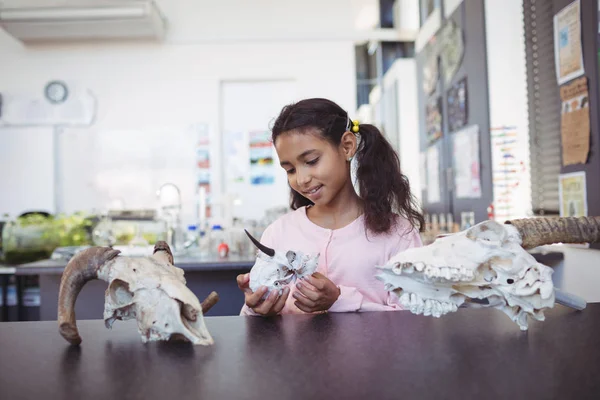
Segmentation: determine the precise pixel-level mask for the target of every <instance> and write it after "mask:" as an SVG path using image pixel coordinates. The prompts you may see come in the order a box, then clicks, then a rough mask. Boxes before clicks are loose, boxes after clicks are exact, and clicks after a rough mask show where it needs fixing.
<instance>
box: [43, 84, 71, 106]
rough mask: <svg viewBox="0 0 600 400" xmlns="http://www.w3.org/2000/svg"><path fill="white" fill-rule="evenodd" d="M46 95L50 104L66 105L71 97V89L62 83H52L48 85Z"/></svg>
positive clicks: (45, 90)
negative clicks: (66, 101)
mask: <svg viewBox="0 0 600 400" xmlns="http://www.w3.org/2000/svg"><path fill="white" fill-rule="evenodd" d="M44 94H45V95H46V99H48V101H49V102H50V103H53V104H60V103H64V102H65V100H67V97H69V89H67V85H66V84H65V83H64V82H62V81H51V82H48V84H47V85H46V87H45V89H44Z"/></svg>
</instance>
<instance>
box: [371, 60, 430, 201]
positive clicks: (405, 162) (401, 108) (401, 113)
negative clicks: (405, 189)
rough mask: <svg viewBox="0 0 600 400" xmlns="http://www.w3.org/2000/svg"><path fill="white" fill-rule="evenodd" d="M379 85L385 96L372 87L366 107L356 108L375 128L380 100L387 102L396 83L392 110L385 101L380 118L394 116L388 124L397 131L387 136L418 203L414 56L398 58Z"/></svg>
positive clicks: (417, 146) (417, 122) (418, 173)
mask: <svg viewBox="0 0 600 400" xmlns="http://www.w3.org/2000/svg"><path fill="white" fill-rule="evenodd" d="M382 83H383V88H384V91H385V92H386V93H387V94H388V96H386V97H383V96H384V95H383V93H382V90H381V88H380V87H379V86H375V87H374V88H373V90H372V91H371V93H370V94H369V106H368V107H364V108H363V109H362V110H360V111H361V112H362V113H370V114H371V115H370V116H369V118H368V119H369V122H371V123H374V124H375V125H377V126H378V127H381V126H382V125H383V124H382V122H381V121H380V120H381V118H382V115H381V111H382V110H381V101H382V99H383V101H384V102H385V101H388V102H389V101H390V100H391V99H390V96H389V95H390V94H391V93H392V92H393V91H394V86H396V89H397V92H396V95H397V97H396V104H394V105H393V106H395V109H391V107H390V105H389V104H385V103H384V105H385V107H384V110H383V112H384V113H385V115H383V119H384V120H385V121H390V119H395V121H394V122H393V124H392V125H395V127H396V129H397V131H396V132H394V134H395V135H396V136H395V137H388V139H389V141H390V143H392V144H393V146H394V149H395V150H396V151H397V153H398V157H399V158H400V167H401V168H402V173H403V174H404V175H406V177H407V178H408V180H409V182H410V187H411V191H412V193H413V195H414V196H415V199H416V200H417V201H418V202H419V203H421V200H422V199H421V185H422V182H421V176H420V168H421V166H420V161H419V154H420V148H419V111H418V99H417V65H416V61H415V60H414V59H407V58H403V59H398V60H396V61H394V64H392V66H391V67H390V69H389V70H388V71H387V72H386V73H385V75H384V76H383V80H382ZM386 134H390V132H386Z"/></svg>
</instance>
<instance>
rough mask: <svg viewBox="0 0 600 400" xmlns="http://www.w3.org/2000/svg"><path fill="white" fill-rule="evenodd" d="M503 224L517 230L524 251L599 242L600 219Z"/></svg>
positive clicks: (507, 222)
mask: <svg viewBox="0 0 600 400" xmlns="http://www.w3.org/2000/svg"><path fill="white" fill-rule="evenodd" d="M505 224H510V225H513V226H514V227H515V228H517V230H518V231H519V234H520V235H521V239H522V240H523V243H522V244H521V246H522V247H523V248H524V249H532V248H534V247H537V246H543V245H545V244H553V243H597V242H600V217H565V218H557V217H554V218H523V219H514V220H511V221H506V222H505Z"/></svg>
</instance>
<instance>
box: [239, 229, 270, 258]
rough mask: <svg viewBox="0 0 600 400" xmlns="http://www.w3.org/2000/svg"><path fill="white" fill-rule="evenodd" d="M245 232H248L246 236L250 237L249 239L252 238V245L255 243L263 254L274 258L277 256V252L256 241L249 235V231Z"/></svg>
mask: <svg viewBox="0 0 600 400" xmlns="http://www.w3.org/2000/svg"><path fill="white" fill-rule="evenodd" d="M244 232H246V235H248V237H249V238H250V240H252V243H254V245H255V246H256V247H258V249H259V250H260V251H262V252H263V253H265V254H266V255H268V256H269V257H273V256H274V255H275V250H273V249H271V248H269V247H267V246H265V245H264V244H262V243H261V242H259V241H258V240H256V239H254V238H253V237H252V235H251V234H249V233H248V231H247V230H245V229H244Z"/></svg>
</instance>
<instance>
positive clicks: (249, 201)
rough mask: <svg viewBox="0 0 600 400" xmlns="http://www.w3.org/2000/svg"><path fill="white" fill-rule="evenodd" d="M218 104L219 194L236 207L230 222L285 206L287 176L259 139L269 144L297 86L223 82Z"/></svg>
mask: <svg viewBox="0 0 600 400" xmlns="http://www.w3.org/2000/svg"><path fill="white" fill-rule="evenodd" d="M221 99H222V103H221V104H222V116H221V132H222V136H221V137H222V142H221V150H222V152H221V154H222V157H221V160H222V168H221V171H222V173H221V179H222V188H223V192H224V193H225V194H227V195H229V196H230V197H231V198H232V202H233V204H234V205H233V207H232V210H231V217H234V218H242V219H260V218H262V216H263V215H264V213H265V210H267V209H269V208H272V207H278V206H288V205H289V190H290V189H289V186H288V184H287V177H286V174H285V171H284V170H283V169H282V168H281V167H280V166H279V159H278V158H277V154H276V152H275V149H274V147H273V146H272V145H268V144H267V143H265V141H264V140H263V139H264V138H268V139H269V140H270V128H271V126H272V124H273V122H274V120H275V118H276V117H277V115H278V114H279V112H280V111H281V109H282V108H283V107H284V106H285V105H286V104H289V103H291V102H293V101H295V100H296V83H295V82H294V81H288V80H285V81H283V80H282V81H245V82H239V81H230V82H227V81H225V82H223V83H222V84H221ZM251 142H252V143H251ZM270 156H272V158H271V160H272V163H270V161H269V158H270ZM225 214H226V211H224V215H225Z"/></svg>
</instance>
